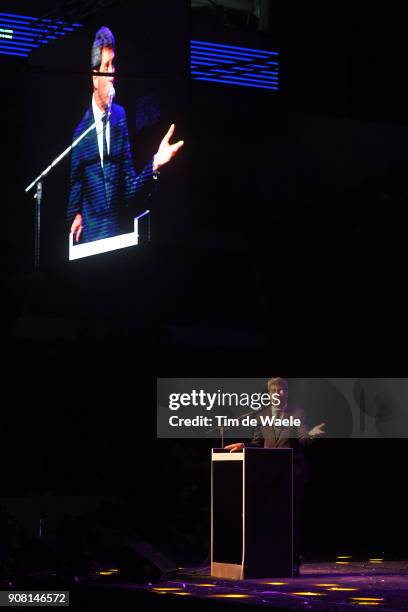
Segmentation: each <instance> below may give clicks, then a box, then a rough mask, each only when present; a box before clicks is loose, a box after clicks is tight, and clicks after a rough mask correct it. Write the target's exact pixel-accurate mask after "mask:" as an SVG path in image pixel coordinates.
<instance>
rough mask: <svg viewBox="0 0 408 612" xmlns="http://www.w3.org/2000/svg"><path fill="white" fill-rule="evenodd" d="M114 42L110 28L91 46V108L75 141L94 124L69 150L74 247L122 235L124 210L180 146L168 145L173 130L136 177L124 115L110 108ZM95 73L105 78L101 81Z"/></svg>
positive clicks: (112, 93) (70, 206)
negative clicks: (70, 150) (70, 157)
mask: <svg viewBox="0 0 408 612" xmlns="http://www.w3.org/2000/svg"><path fill="white" fill-rule="evenodd" d="M114 60H115V39H114V36H113V34H112V32H111V31H110V30H109V28H107V27H105V26H103V27H102V28H100V29H99V30H98V32H97V33H96V36H95V40H94V43H93V46H92V55H91V65H92V70H93V72H94V74H93V75H92V83H93V96H92V104H91V106H90V107H89V108H88V110H87V111H86V113H85V115H84V117H83V118H82V120H81V122H80V124H79V125H78V127H77V128H76V130H75V133H74V137H73V139H74V140H75V139H76V138H78V136H80V135H81V134H82V133H83V132H84V131H85V130H86V129H87V128H89V127H90V126H91V125H92V124H93V123H94V122H95V121H99V123H98V124H97V125H96V127H95V130H91V131H90V132H89V134H87V135H86V136H85V137H84V138H83V139H82V140H81V141H80V142H79V143H78V145H77V146H76V147H75V148H74V149H73V150H72V160H71V192H70V196H69V204H68V223H69V224H70V227H71V233H72V234H73V235H74V242H78V241H79V240H80V239H81V242H91V241H93V240H100V239H102V238H109V237H110V236H116V235H118V234H120V233H121V231H122V226H121V220H122V213H123V208H126V206H127V205H128V204H129V203H130V201H131V199H132V198H133V197H134V196H135V195H136V194H138V193H142V192H144V191H146V190H147V191H148V189H149V186H150V187H151V186H152V181H153V180H154V179H155V178H157V173H158V171H159V170H160V168H161V167H162V166H164V165H165V164H167V163H168V162H169V161H170V160H171V159H172V158H173V157H174V156H175V155H176V153H177V151H178V150H179V149H180V148H181V147H182V146H183V141H182V140H180V141H179V142H177V143H175V144H170V138H171V137H172V135H173V132H174V124H173V125H171V126H170V129H169V131H168V132H167V134H166V135H165V137H164V138H163V140H162V141H161V143H160V146H159V149H158V151H157V153H156V154H155V155H154V157H153V159H152V160H151V161H150V162H149V163H148V164H147V165H146V166H145V167H144V169H143V170H142V172H141V173H140V174H139V175H137V174H136V172H135V169H134V167H133V162H132V157H131V153H130V144H129V135H128V128H127V122H126V115H125V110H124V109H123V108H122V107H121V106H119V105H118V104H112V99H113V95H114V89H113V82H114V72H115V65H114ZM98 72H103V73H108V75H107V76H99V75H98V74H95V73H98Z"/></svg>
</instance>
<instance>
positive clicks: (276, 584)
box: [261, 582, 288, 586]
mask: <svg viewBox="0 0 408 612" xmlns="http://www.w3.org/2000/svg"><path fill="white" fill-rule="evenodd" d="M261 584H272V585H273V586H282V585H284V584H288V583H287V582H261Z"/></svg>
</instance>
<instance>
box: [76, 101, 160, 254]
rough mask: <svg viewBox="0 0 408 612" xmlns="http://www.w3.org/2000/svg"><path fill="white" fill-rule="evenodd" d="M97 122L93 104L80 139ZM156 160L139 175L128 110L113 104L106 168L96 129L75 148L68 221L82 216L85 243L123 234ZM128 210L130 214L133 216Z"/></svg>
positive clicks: (78, 129) (80, 131) (77, 131)
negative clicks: (132, 150)
mask: <svg viewBox="0 0 408 612" xmlns="http://www.w3.org/2000/svg"><path fill="white" fill-rule="evenodd" d="M93 122H94V116H93V112H92V107H90V108H89V109H88V110H87V111H86V113H85V115H84V117H83V118H82V120H81V122H80V124H79V125H78V127H77V128H76V130H75V133H74V136H73V139H74V140H75V139H76V138H78V136H79V135H80V134H82V133H83V132H84V131H85V130H86V129H87V128H88V127H90V126H91V125H92V123H93ZM152 166H153V160H152V161H150V162H149V163H148V164H147V165H146V166H145V168H144V169H143V170H142V172H141V173H140V174H139V175H136V172H135V170H134V167H133V162H132V157H131V153H130V145H129V135H128V128H127V122H126V114H125V110H124V109H123V108H122V107H121V106H119V105H117V104H113V105H112V109H111V115H110V153H109V157H108V161H107V162H106V161H104V165H103V168H102V165H101V159H100V155H99V149H98V140H97V135H96V129H93V130H91V131H90V132H89V133H88V134H87V135H86V136H85V137H84V138H83V139H82V140H81V141H80V142H79V144H78V145H77V146H76V147H75V148H74V149H73V150H72V160H71V192H70V197H69V204H68V215H67V216H68V224H69V226H71V224H72V222H73V220H74V218H75V216H76V215H77V214H78V213H80V214H81V215H82V225H83V231H82V236H81V242H90V241H92V240H99V239H101V238H108V237H110V236H115V235H117V234H120V233H121V232H122V231H125V230H124V223H125V214H124V213H125V211H126V208H127V207H128V206H129V203H130V200H131V199H132V198H133V197H134V196H135V195H136V194H138V193H139V194H140V193H142V192H144V191H145V190H146V188H147V187H148V186H149V185H150V186H152V182H150V179H151V178H152V176H153V168H152ZM130 216H131V215H130V213H129V212H128V217H130Z"/></svg>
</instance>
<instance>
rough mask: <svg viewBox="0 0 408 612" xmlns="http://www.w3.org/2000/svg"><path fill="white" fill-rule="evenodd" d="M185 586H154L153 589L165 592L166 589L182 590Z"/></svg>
mask: <svg viewBox="0 0 408 612" xmlns="http://www.w3.org/2000/svg"><path fill="white" fill-rule="evenodd" d="M182 590H183V587H153V588H152V591H158V592H160V593H163V592H165V591H182Z"/></svg>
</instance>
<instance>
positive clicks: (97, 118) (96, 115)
mask: <svg viewBox="0 0 408 612" xmlns="http://www.w3.org/2000/svg"><path fill="white" fill-rule="evenodd" d="M92 110H93V116H94V120H95V121H99V123H98V124H97V125H96V126H95V129H96V135H97V138H98V149H99V157H100V158H101V166H102V168H103V121H102V117H103V115H104V114H105V113H104V112H103V111H101V110H100V108H99V107H98V105H97V104H96V102H95V98H94V96H92ZM106 144H107V147H108V155H109V152H110V121H108V122H107V124H106Z"/></svg>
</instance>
